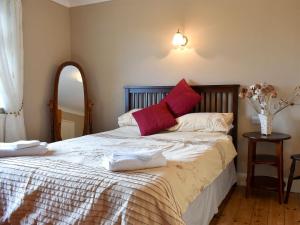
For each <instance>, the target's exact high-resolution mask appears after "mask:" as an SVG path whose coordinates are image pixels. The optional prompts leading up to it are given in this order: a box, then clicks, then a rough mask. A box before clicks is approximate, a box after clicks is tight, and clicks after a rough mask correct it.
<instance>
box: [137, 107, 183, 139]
mask: <svg viewBox="0 0 300 225" xmlns="http://www.w3.org/2000/svg"><path fill="white" fill-rule="evenodd" d="M132 115H133V117H134V118H135V120H136V122H137V124H138V125H139V128H140V132H141V135H143V136H146V135H151V134H155V133H158V132H159V131H162V130H165V129H168V128H170V127H172V126H174V125H176V123H177V122H176V119H175V118H174V116H173V115H172V113H171V112H170V110H169V108H168V105H167V104H166V103H164V102H163V103H160V104H156V105H152V106H150V107H148V108H145V109H142V110H140V111H137V112H134V113H132Z"/></svg>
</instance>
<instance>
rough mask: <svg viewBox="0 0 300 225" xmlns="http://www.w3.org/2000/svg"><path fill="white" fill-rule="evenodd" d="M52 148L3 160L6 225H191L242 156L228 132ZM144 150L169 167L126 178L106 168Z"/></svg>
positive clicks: (132, 135)
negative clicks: (107, 159) (107, 158)
mask: <svg viewBox="0 0 300 225" xmlns="http://www.w3.org/2000/svg"><path fill="white" fill-rule="evenodd" d="M49 148H50V149H51V151H50V152H49V153H48V154H47V155H46V156H43V157H18V158H6V159H1V160H0V171H1V173H0V222H3V221H10V222H11V223H12V224H35V223H36V222H44V223H54V224H57V223H61V222H64V223H65V224H74V223H78V224H80V223H84V224H137V223H139V224H184V221H183V219H182V215H183V214H184V212H187V210H188V208H189V205H190V204H191V203H192V202H193V201H194V200H195V199H196V198H197V196H199V194H201V193H204V191H205V190H206V189H207V188H208V187H209V185H210V184H211V183H213V182H214V181H215V180H216V178H217V177H218V176H219V175H220V174H221V173H222V172H223V171H224V170H225V169H226V168H227V166H228V165H229V164H230V162H231V161H232V160H233V158H234V157H235V156H236V151H235V149H234V147H233V144H232V141H231V137H230V136H227V135H225V134H222V133H204V132H165V133H160V134H156V135H151V136H148V137H141V136H140V135H139V131H138V129H137V128H136V127H122V128H119V129H116V130H112V131H108V132H103V133H99V134H94V135H88V136H83V137H79V138H75V139H70V140H65V141H61V142H56V143H53V144H51V145H49ZM141 148H142V149H145V150H147V149H161V150H162V151H163V154H164V155H165V156H166V158H167V160H168V165H167V166H166V167H160V168H153V169H145V170H139V171H132V172H122V173H112V172H109V171H105V170H104V169H103V168H101V167H100V163H99V161H100V160H101V159H102V158H103V154H104V153H105V152H107V151H114V150H117V151H131V152H134V151H137V150H140V149H141ZM57 196H59V198H58V197H57ZM104 203H105V204H104ZM141 206H142V207H141Z"/></svg>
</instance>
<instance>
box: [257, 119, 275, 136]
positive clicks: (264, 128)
mask: <svg viewBox="0 0 300 225" xmlns="http://www.w3.org/2000/svg"><path fill="white" fill-rule="evenodd" d="M258 117H259V121H260V132H261V134H262V135H271V134H272V126H273V116H272V115H265V114H258Z"/></svg>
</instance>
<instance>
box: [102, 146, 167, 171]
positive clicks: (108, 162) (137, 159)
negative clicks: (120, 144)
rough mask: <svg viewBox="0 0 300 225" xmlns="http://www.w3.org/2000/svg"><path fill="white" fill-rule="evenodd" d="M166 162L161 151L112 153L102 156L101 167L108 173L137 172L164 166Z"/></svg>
mask: <svg viewBox="0 0 300 225" xmlns="http://www.w3.org/2000/svg"><path fill="white" fill-rule="evenodd" d="M166 165H167V160H166V158H165V157H164V155H163V154H162V151H161V150H157V151H147V152H146V151H138V152H134V153H127V152H113V153H110V154H106V155H104V157H103V159H102V166H103V167H104V168H105V169H107V170H110V171H125V170H139V169H147V168H153V167H161V166H166Z"/></svg>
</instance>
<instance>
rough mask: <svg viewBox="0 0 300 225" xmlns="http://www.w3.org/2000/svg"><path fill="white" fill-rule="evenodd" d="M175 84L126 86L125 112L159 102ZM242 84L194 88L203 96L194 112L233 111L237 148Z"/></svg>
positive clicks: (233, 131) (234, 138)
mask: <svg viewBox="0 0 300 225" xmlns="http://www.w3.org/2000/svg"><path fill="white" fill-rule="evenodd" d="M173 87H174V86H126V87H125V112H128V111H129V110H131V109H135V108H144V107H148V106H150V105H153V104H157V103H158V102H159V101H160V100H161V99H162V98H163V97H165V96H166V95H167V94H168V93H169V92H170V90H171V89H172V88H173ZM239 87H240V85H237V84H234V85H195V86H192V88H193V89H194V90H195V91H196V92H198V93H199V94H200V95H201V96H202V101H201V102H200V103H199V104H198V105H197V106H196V107H195V108H194V110H193V112H223V113H227V112H232V113H233V116H234V120H233V129H232V130H231V135H232V141H233V144H234V146H235V148H236V149H237V133H238V93H239Z"/></svg>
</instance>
